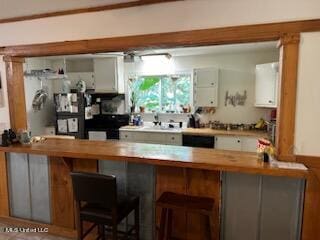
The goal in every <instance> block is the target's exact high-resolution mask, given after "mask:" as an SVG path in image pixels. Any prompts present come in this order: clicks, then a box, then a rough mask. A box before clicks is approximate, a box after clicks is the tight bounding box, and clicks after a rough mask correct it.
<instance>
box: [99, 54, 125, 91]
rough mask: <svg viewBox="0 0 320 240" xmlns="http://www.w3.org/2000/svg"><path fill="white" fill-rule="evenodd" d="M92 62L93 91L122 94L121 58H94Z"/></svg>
mask: <svg viewBox="0 0 320 240" xmlns="http://www.w3.org/2000/svg"><path fill="white" fill-rule="evenodd" d="M93 61H94V64H93V66H94V77H95V91H96V92H118V93H123V92H124V87H123V83H122V82H123V67H122V65H123V61H121V57H119V58H118V57H108V58H96V59H94V60H93Z"/></svg>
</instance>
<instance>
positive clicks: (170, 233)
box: [166, 209, 172, 240]
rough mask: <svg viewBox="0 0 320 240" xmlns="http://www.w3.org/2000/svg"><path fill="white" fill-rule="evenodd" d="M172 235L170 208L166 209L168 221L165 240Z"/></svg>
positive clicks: (168, 239)
mask: <svg viewBox="0 0 320 240" xmlns="http://www.w3.org/2000/svg"><path fill="white" fill-rule="evenodd" d="M171 237H172V209H168V221H167V238H166V239H167V240H170V239H171Z"/></svg>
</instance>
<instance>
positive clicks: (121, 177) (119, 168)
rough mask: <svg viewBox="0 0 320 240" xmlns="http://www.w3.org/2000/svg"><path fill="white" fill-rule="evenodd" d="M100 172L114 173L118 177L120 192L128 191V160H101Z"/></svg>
mask: <svg viewBox="0 0 320 240" xmlns="http://www.w3.org/2000/svg"><path fill="white" fill-rule="evenodd" d="M99 172H100V173H101V174H105V175H114V176H116V177H117V188H118V194H123V195H125V194H126V193H127V191H126V188H127V162H125V161H110V160H99Z"/></svg>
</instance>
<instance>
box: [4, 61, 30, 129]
mask: <svg viewBox="0 0 320 240" xmlns="http://www.w3.org/2000/svg"><path fill="white" fill-rule="evenodd" d="M3 60H4V61H5V65H6V77H7V86H8V98H9V99H8V100H9V112H10V125H11V128H12V129H13V130H15V131H17V130H18V129H27V111H26V101H25V93H24V76H23V63H24V58H18V57H9V56H5V57H4V58H3Z"/></svg>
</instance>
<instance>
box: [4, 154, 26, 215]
mask: <svg viewBox="0 0 320 240" xmlns="http://www.w3.org/2000/svg"><path fill="white" fill-rule="evenodd" d="M7 159H8V160H7V161H8V184H9V197H10V216H12V217H18V218H24V219H31V199H30V181H29V161H28V155H27V154H24V153H8V154H7Z"/></svg>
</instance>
